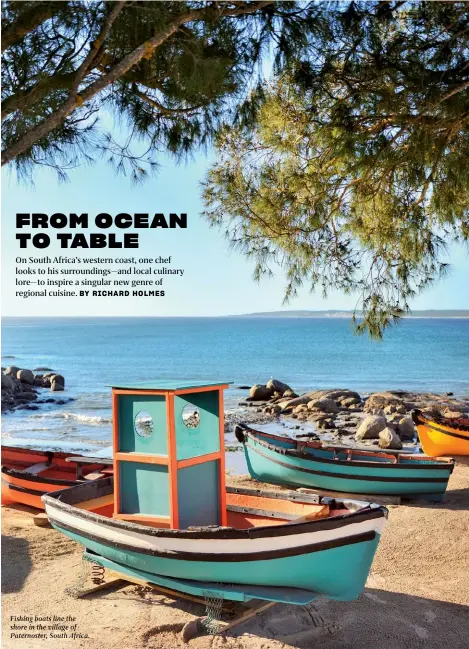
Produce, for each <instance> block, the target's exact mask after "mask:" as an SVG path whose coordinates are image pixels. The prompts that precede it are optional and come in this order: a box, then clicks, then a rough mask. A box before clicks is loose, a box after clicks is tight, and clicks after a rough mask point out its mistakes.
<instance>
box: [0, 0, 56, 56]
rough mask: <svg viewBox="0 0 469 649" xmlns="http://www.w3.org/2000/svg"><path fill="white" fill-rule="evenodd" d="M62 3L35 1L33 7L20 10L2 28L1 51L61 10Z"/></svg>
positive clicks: (17, 41) (20, 39)
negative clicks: (11, 20) (10, 21)
mask: <svg viewBox="0 0 469 649" xmlns="http://www.w3.org/2000/svg"><path fill="white" fill-rule="evenodd" d="M67 4H68V3H67ZM63 5H64V3H63V2H36V3H34V6H33V7H30V8H28V9H26V10H25V11H24V12H20V14H19V16H18V17H17V18H16V20H14V21H13V22H12V23H10V24H9V25H7V26H6V27H5V28H4V29H2V52H4V51H5V50H6V49H7V48H8V47H11V46H12V45H16V43H19V42H20V41H22V40H23V38H24V37H25V36H26V35H27V34H29V33H30V32H32V31H33V30H34V29H36V27H39V25H40V24H41V23H43V22H44V21H45V20H47V19H48V18H51V17H52V16H53V15H54V14H56V13H58V12H59V11H61V10H62V9H63Z"/></svg>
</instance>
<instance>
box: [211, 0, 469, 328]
mask: <svg viewBox="0 0 469 649" xmlns="http://www.w3.org/2000/svg"><path fill="white" fill-rule="evenodd" d="M467 9H468V5H467V3H464V2H453V3H442V2H420V3H407V2H406V3H404V2H377V3H370V2H363V3H358V2H352V3H347V4H338V5H336V6H332V8H331V7H329V8H328V13H327V21H326V22H327V25H328V31H326V32H323V33H322V34H320V35H319V36H318V37H317V38H315V39H313V40H312V41H311V43H310V45H309V47H308V49H307V51H306V52H305V55H304V57H303V60H302V61H301V62H300V63H298V64H297V65H296V66H295V67H294V68H292V69H291V70H290V71H289V72H288V73H286V74H283V75H281V76H279V77H277V79H276V80H275V81H274V82H273V83H271V84H270V85H269V86H267V87H266V89H265V101H264V104H263V107H262V109H261V111H260V114H259V119H258V122H257V125H256V128H255V129H249V128H248V129H246V128H238V129H237V130H227V131H226V132H225V133H224V134H222V135H220V137H219V140H218V153H219V155H218V158H217V162H216V164H215V165H214V166H213V168H212V169H211V171H210V173H209V175H208V178H207V182H206V184H205V193H204V195H205V200H206V204H207V210H206V216H207V218H208V219H209V220H210V222H211V223H212V224H214V225H217V226H219V227H221V228H223V229H224V230H225V231H226V233H227V235H228V237H229V238H230V239H231V242H232V244H233V245H234V246H235V247H238V248H239V249H241V250H242V251H244V252H245V253H246V254H247V255H248V256H249V257H252V258H254V259H255V261H256V270H255V277H256V278H257V279H259V278H260V277H261V276H262V275H263V274H264V273H271V272H272V268H273V267H274V266H275V264H279V265H280V266H281V267H282V268H283V269H284V270H285V272H286V276H287V286H286V291H285V299H286V301H288V300H289V299H290V298H291V297H293V296H294V295H296V293H297V290H298V288H299V287H300V286H301V285H303V284H307V285H308V286H309V287H310V288H311V289H316V288H318V287H320V288H322V291H323V293H324V294H327V292H328V291H329V290H330V289H339V290H341V291H343V292H345V293H354V294H356V295H357V307H356V313H357V314H358V313H360V315H363V318H356V319H355V324H356V330H357V331H358V332H364V331H368V332H369V333H370V335H371V336H372V337H374V338H380V337H382V334H383V330H384V329H385V328H386V327H387V326H389V325H390V324H392V323H393V322H396V321H398V320H399V318H400V317H401V316H402V315H404V314H405V313H406V312H408V310H409V300H410V299H411V298H412V297H414V296H415V295H416V294H418V293H419V292H421V291H422V290H424V289H425V288H426V287H428V286H429V285H430V284H431V283H432V282H434V281H435V280H436V279H438V278H439V277H441V275H443V274H444V273H445V272H446V271H447V265H446V264H445V263H442V261H441V253H442V252H443V251H444V250H445V248H446V247H447V245H448V244H449V243H450V242H452V241H467V240H468V238H469V165H468V160H469V12H468V10H467Z"/></svg>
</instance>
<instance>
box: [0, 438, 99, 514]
mask: <svg viewBox="0 0 469 649" xmlns="http://www.w3.org/2000/svg"><path fill="white" fill-rule="evenodd" d="M67 457H70V453H65V452H52V451H43V450H39V449H25V448H17V447H12V446H2V469H1V479H2V505H10V504H13V503H20V504H22V505H28V506H29V507H35V508H36V509H42V510H43V509H44V503H43V502H42V500H41V498H42V496H43V495H44V494H49V493H54V492H56V491H62V490H63V489H65V488H67V487H73V486H75V485H77V484H79V481H78V480H76V479H75V474H76V464H75V463H73V462H66V458H67ZM41 463H44V464H49V465H50V466H48V467H46V468H45V469H44V471H41V472H40V473H39V474H37V475H35V474H32V473H31V474H30V473H27V469H28V468H29V467H31V466H34V465H37V464H41ZM100 468H102V467H101V465H99V464H90V465H88V466H87V467H86V469H85V472H93V471H96V470H98V469H100Z"/></svg>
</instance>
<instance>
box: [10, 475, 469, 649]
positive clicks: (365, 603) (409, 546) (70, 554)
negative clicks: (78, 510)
mask: <svg viewBox="0 0 469 649" xmlns="http://www.w3.org/2000/svg"><path fill="white" fill-rule="evenodd" d="M229 481H230V482H231V483H233V482H235V483H236V484H240V483H243V484H246V485H247V484H249V485H250V486H253V485H254V484H256V486H257V485H258V484H259V483H253V482H252V481H250V480H249V479H248V478H245V477H237V478H229ZM270 488H272V487H271V486H270ZM33 513H34V512H33V510H32V509H28V508H27V507H25V506H21V505H17V506H12V507H2V514H3V516H2V543H3V551H2V594H3V595H2V599H3V607H2V608H3V646H4V647H5V649H38V648H39V647H43V646H44V643H45V642H47V646H49V647H53V648H54V647H55V648H56V649H64V648H65V647H76V648H83V649H121V648H122V649H124V648H127V647H133V648H136V649H140V648H141V649H160V648H161V649H175V648H177V647H183V646H189V647H194V649H196V648H197V649H202V648H206V647H211V648H213V649H217V648H219V647H226V648H230V649H231V648H232V649H266V648H267V647H272V648H273V649H280V648H282V649H288V648H290V647H298V648H302V647H305V648H306V647H308V648H309V647H315V649H316V648H320V649H339V648H340V649H362V648H363V649H365V648H366V649H368V648H369V647H376V648H377V649H407V648H410V647H419V646H421V647H425V649H440V648H441V649H466V647H467V638H468V634H469V469H468V466H467V465H464V464H460V463H458V464H457V465H456V467H455V470H454V473H453V475H452V477H451V480H450V483H449V488H448V491H447V495H446V500H445V502H444V503H438V504H430V503H425V502H423V501H420V502H418V503H413V504H409V505H400V506H390V507H389V521H388V525H387V527H386V529H385V532H384V534H383V537H382V539H381V542H380V545H379V548H378V552H377V554H376V557H375V560H374V563H373V567H372V571H371V573H370V576H369V579H368V582H367V588H366V590H365V591H364V592H363V593H362V595H361V596H360V597H359V598H358V600H356V601H354V602H332V601H327V600H325V599H320V600H317V601H315V602H313V603H312V604H309V605H308V606H306V607H296V606H286V605H283V604H277V605H275V606H273V607H272V608H270V609H269V610H268V611H266V612H264V613H261V614H260V615H258V616H256V617H255V618H253V619H252V620H249V621H247V622H245V623H244V624H241V625H239V626H238V627H236V628H235V629H233V630H232V631H228V632H227V633H226V635H224V636H215V637H211V636H203V637H196V638H194V639H192V640H190V641H189V643H188V645H185V644H184V642H183V641H182V638H181V636H180V631H181V629H182V627H183V626H184V624H185V623H186V622H188V621H189V620H191V619H193V618H195V617H198V616H200V615H203V614H204V607H203V606H202V605H200V604H197V603H192V602H187V601H183V600H174V599H172V598H171V597H169V596H165V595H162V594H158V593H157V592H155V591H148V590H146V589H144V588H142V587H139V586H135V585H129V586H126V587H125V588H123V589H121V590H115V591H112V590H111V591H105V592H103V593H99V594H95V595H92V596H89V597H87V598H83V599H73V598H71V597H70V596H67V595H66V594H64V590H65V589H66V588H67V587H70V586H72V585H73V584H74V583H75V582H76V581H77V578H78V576H79V573H80V567H81V548H80V546H78V545H77V544H76V543H74V542H73V541H71V540H69V539H67V538H66V537H64V536H63V535H61V534H59V533H58V532H56V531H55V530H53V529H51V528H41V527H36V526H35V525H34V524H33ZM88 586H92V583H91V581H89V582H88ZM67 615H69V616H73V617H74V618H76V619H75V620H73V623H74V624H76V632H77V633H78V634H83V635H85V634H87V635H88V637H87V638H86V637H84V638H82V637H77V638H74V639H71V638H67V639H64V638H62V637H60V635H61V633H60V630H59V631H58V632H57V636H58V637H57V638H53V639H48V640H46V641H45V640H43V639H26V640H25V639H17V638H12V637H11V633H13V632H14V631H13V630H12V625H13V624H14V623H15V620H14V618H12V616H17V618H19V617H20V616H42V617H53V616H57V617H62V618H63V617H66V616H67ZM17 623H18V624H21V622H17ZM59 627H60V623H58V628H59Z"/></svg>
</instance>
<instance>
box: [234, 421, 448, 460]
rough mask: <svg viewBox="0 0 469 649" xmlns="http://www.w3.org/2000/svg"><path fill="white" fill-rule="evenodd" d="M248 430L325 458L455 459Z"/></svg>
mask: <svg viewBox="0 0 469 649" xmlns="http://www.w3.org/2000/svg"><path fill="white" fill-rule="evenodd" d="M243 430H245V431H246V432H251V433H254V434H255V436H256V438H260V439H261V441H262V440H263V441H265V442H267V443H270V444H273V445H274V446H276V447H280V448H285V449H289V450H292V451H298V452H299V453H302V454H304V453H308V454H310V455H311V457H315V458H323V459H325V460H337V461H342V462H346V461H349V462H351V461H353V462H381V463H383V464H415V463H416V462H419V463H422V464H428V463H431V464H434V463H435V462H441V464H448V463H452V462H453V460H452V459H451V458H448V457H428V456H426V455H416V454H411V453H408V452H406V451H402V452H399V451H390V450H386V451H371V450H370V451H369V450H367V449H361V448H350V447H348V446H339V445H337V446H335V445H334V446H329V445H327V446H325V445H324V444H322V443H321V442H317V441H308V440H300V439H292V438H291V437H281V436H279V435H273V434H271V433H264V432H262V431H257V430H253V429H250V428H244V429H243Z"/></svg>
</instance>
